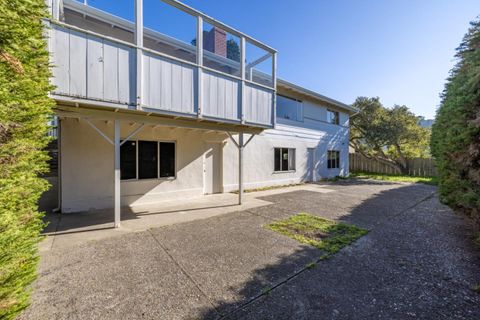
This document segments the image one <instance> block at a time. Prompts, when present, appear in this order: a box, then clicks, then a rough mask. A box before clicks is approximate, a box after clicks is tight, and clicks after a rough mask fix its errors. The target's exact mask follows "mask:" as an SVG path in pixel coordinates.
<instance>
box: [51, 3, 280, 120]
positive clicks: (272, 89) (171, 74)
mask: <svg viewBox="0 0 480 320" xmlns="http://www.w3.org/2000/svg"><path fill="white" fill-rule="evenodd" d="M51 1H52V2H51V8H52V18H53V19H52V20H51V21H50V24H51V28H50V50H51V52H52V63H53V65H54V69H53V76H54V77H53V83H54V84H55V85H56V89H55V91H54V94H55V95H56V96H57V97H58V98H59V99H61V97H65V96H66V97H75V98H79V99H86V100H91V101H102V102H108V103H111V104H115V105H117V106H116V107H119V108H129V109H137V110H141V111H146V112H157V113H162V114H172V115H178V116H181V117H194V118H202V119H205V120H214V121H222V122H234V123H239V124H246V125H254V126H264V127H273V126H274V122H275V114H274V113H275V96H276V94H275V93H276V51H275V50H274V49H272V48H270V47H269V46H267V45H264V44H262V43H261V42H259V41H257V40H255V39H253V38H251V37H249V36H247V35H245V34H243V33H241V32H240V31H237V30H235V29H233V28H230V27H228V26H226V25H224V24H223V23H221V22H218V21H216V20H215V19H213V18H211V17H209V16H206V15H204V14H203V13H201V12H198V11H196V10H195V9H192V8H190V7H188V6H186V5H184V4H182V3H180V2H178V1H174V0H156V1H157V2H151V1H152V0H149V1H148V3H155V5H157V4H158V3H159V4H162V5H163V6H167V8H168V10H175V11H174V12H173V13H175V12H180V13H181V14H183V15H184V17H183V18H182V19H184V20H181V19H179V24H172V23H169V24H167V23H166V22H165V23H164V24H162V21H166V19H167V18H168V19H171V15H170V13H169V11H168V10H167V9H162V11H161V12H162V13H163V14H167V13H168V14H169V16H166V18H165V19H163V20H162V19H159V18H152V17H158V15H153V16H152V15H150V14H149V15H148V16H146V17H147V18H148V19H146V22H148V28H146V27H144V25H143V23H144V12H150V9H149V10H148V11H145V9H146V8H142V5H143V1H142V0H136V1H135V13H136V14H135V19H133V20H134V21H130V20H129V19H125V18H121V17H119V16H118V15H114V14H111V13H107V12H105V11H103V10H100V9H98V8H94V7H92V6H89V5H87V4H85V3H83V2H78V1H73V0H63V2H62V1H61V0H51ZM111 3H113V2H111ZM62 4H63V5H62ZM62 7H63V9H62ZM153 9H158V8H153ZM173 13H172V14H173ZM187 18H188V19H193V23H190V24H189V23H188V21H190V22H191V21H192V20H185V19H187ZM157 20H158V21H157ZM183 21H185V23H183ZM180 23H182V24H181V26H180ZM165 25H168V26H169V28H166V30H165V31H164V30H161V29H162V27H165ZM172 26H175V27H173V28H172ZM177 26H178V27H177ZM189 27H190V28H192V27H194V28H195V30H193V33H192V32H191V31H192V30H190V29H189ZM175 28H177V29H175ZM175 33H176V34H175ZM179 38H180V39H179Z"/></svg>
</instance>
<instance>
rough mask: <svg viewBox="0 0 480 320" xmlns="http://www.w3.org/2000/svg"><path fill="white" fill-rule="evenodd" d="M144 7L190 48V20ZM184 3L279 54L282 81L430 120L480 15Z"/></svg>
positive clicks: (450, 8)
mask: <svg viewBox="0 0 480 320" xmlns="http://www.w3.org/2000/svg"><path fill="white" fill-rule="evenodd" d="M144 1H145V4H146V6H145V7H146V8H148V10H146V12H145V19H146V25H148V24H149V23H150V24H151V25H157V26H158V25H159V23H160V21H163V22H164V24H165V25H163V27H159V28H165V29H164V31H165V32H166V33H169V32H171V33H176V34H172V35H175V36H178V37H180V38H182V40H185V41H187V40H188V39H190V37H191V36H190V35H194V30H191V25H193V24H192V23H191V22H190V21H191V20H190V18H189V17H188V16H183V17H182V15H178V14H177V15H173V14H169V12H168V11H167V12H165V13H164V14H162V13H158V14H157V12H160V11H162V10H161V9H162V8H166V7H164V6H163V5H162V4H159V3H158V2H157V1H158V0H144ZM183 2H184V3H186V4H188V5H190V6H192V7H194V8H196V9H198V10H200V11H203V12H205V13H206V14H208V15H210V16H212V17H214V18H216V19H218V20H220V21H222V22H224V23H226V24H228V25H230V26H232V27H234V28H236V29H239V30H241V31H243V32H244V33H247V34H248V35H250V36H253V37H254V38H256V39H258V40H260V41H262V42H264V43H266V44H268V45H270V46H272V47H274V48H276V49H277V50H278V52H279V55H278V75H279V76H280V77H282V78H284V79H286V80H288V81H291V82H294V83H296V84H299V85H301V86H304V87H306V88H309V89H312V90H314V91H318V92H320V93H322V94H324V95H327V96H329V97H332V98H334V99H338V100H340V101H342V102H345V103H352V102H353V101H354V100H355V98H356V97H357V96H379V97H380V98H381V100H382V102H383V103H384V104H385V105H386V106H392V105H394V104H405V105H407V106H409V107H410V108H411V109H412V110H413V111H414V112H415V113H416V114H418V115H423V116H425V117H427V118H432V117H434V115H435V110H436V108H437V107H438V104H439V103H440V98H439V94H440V93H441V91H442V89H443V85H444V82H445V78H446V77H447V76H448V72H449V70H450V69H451V68H452V66H453V64H454V62H455V60H454V58H453V56H454V54H455V48H456V47H457V46H458V44H459V43H460V41H461V39H462V37H463V35H464V34H465V32H466V31H467V29H468V26H469V22H470V21H471V20H473V19H475V18H476V17H477V15H479V14H480V1H478V0H335V1H326V0H310V1H307V0H297V1H286V0H283V1H279V0H237V1H225V0H183ZM89 3H90V4H91V5H94V6H98V7H100V8H101V7H102V6H103V8H104V9H106V8H107V7H111V4H112V3H115V5H114V8H109V9H111V11H116V13H117V14H119V15H122V16H124V17H126V18H133V1H132V0H122V1H115V2H113V1H107V0H89ZM106 3H108V4H106ZM130 8H132V9H130ZM108 11H110V10H108ZM172 12H174V11H172ZM182 26H188V27H182ZM175 30H176V31H175ZM160 31H162V29H160Z"/></svg>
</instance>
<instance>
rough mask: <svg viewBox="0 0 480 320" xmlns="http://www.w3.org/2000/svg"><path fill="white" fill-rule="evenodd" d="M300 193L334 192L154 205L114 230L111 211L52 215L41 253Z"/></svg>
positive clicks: (125, 216)
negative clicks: (273, 197) (274, 197)
mask: <svg viewBox="0 0 480 320" xmlns="http://www.w3.org/2000/svg"><path fill="white" fill-rule="evenodd" d="M299 190H304V191H312V192H319V193H329V192H332V191H333V190H330V189H328V188H326V187H325V186H322V185H316V184H305V185H299V186H292V187H286V188H281V189H271V190H266V191H260V192H254V193H246V194H245V195H244V201H243V203H242V205H238V196H237V195H235V194H233V193H222V194H213V195H205V196H202V197H198V198H191V199H182V200H179V199H175V200H171V201H162V202H158V203H155V204H151V205H142V206H135V207H123V208H122V211H121V218H122V223H121V227H120V228H117V229H115V228H114V214H113V210H111V209H106V210H94V211H89V212H82V213H71V214H63V215H60V214H51V213H50V214H48V215H47V216H46V221H47V222H48V226H47V228H46V229H45V231H44V234H45V235H48V237H47V238H46V240H45V241H43V242H42V243H41V244H40V250H41V251H43V250H51V249H52V248H54V247H55V248H60V247H68V246H72V245H76V244H81V243H84V242H86V241H90V240H100V239H105V238H108V237H111V236H116V235H122V234H126V233H130V232H138V231H145V230H148V229H150V228H155V227H162V226H167V225H172V224H176V223H182V222H188V221H194V220H198V219H205V218H210V217H214V216H218V215H222V214H227V213H231V212H236V211H243V210H248V209H253V208H257V207H262V206H267V205H270V204H272V202H269V201H266V200H262V199H261V197H265V196H269V195H275V194H283V193H286V192H292V191H299Z"/></svg>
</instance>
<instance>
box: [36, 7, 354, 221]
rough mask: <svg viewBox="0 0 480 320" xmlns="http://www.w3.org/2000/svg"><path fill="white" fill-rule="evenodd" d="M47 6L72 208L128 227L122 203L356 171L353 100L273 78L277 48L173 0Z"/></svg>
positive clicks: (67, 207)
mask: <svg viewBox="0 0 480 320" xmlns="http://www.w3.org/2000/svg"><path fill="white" fill-rule="evenodd" d="M122 3H123V2H122ZM147 4H148V5H149V6H151V7H149V8H147V7H146V5H147ZM49 6H50V9H51V13H52V18H51V19H50V20H48V21H47V22H46V23H47V25H48V39H49V51H50V52H51V61H52V66H53V67H52V73H53V78H52V82H53V84H54V85H55V86H56V89H55V90H54V91H53V92H52V93H51V96H52V98H54V99H55V100H56V102H57V105H56V108H55V111H56V114H57V116H58V119H59V124H58V127H59V130H58V135H59V189H60V195H59V208H60V209H61V211H62V212H76V211H86V210H90V209H100V208H114V214H115V225H117V226H118V225H119V223H120V207H121V206H135V205H139V204H148V203H154V202H158V201H161V200H165V199H179V200H180V199H182V200H183V199H188V198H192V197H197V196H202V195H205V194H212V193H221V192H229V191H232V190H239V191H240V192H239V202H240V203H241V201H242V193H243V188H255V187H262V186H270V185H277V184H282V185H283V184H291V183H298V182H303V181H317V180H319V179H321V178H328V177H334V176H338V175H347V174H348V139H349V116H350V115H351V114H352V113H353V112H354V111H355V110H354V109H352V108H351V107H350V106H348V105H345V104H343V103H341V102H338V101H335V100H333V99H330V98H327V97H325V96H322V95H320V94H318V93H316V92H312V91H310V90H307V89H305V88H302V87H300V86H297V85H295V84H292V83H289V82H287V81H284V80H281V79H277V75H276V61H277V52H276V51H275V50H274V49H273V48H271V47H269V46H267V45H265V44H263V43H261V42H260V41H258V40H255V39H253V38H252V37H250V36H248V35H246V34H244V33H242V32H240V31H238V30H235V29H234V28H231V27H229V26H227V25H225V24H223V23H221V22H219V21H217V20H215V19H214V18H211V17H209V16H207V15H205V14H203V13H201V12H199V11H197V10H195V9H193V8H191V7H189V6H186V5H184V4H182V3H180V2H178V1H175V0H156V1H155V3H153V2H152V1H147V0H144V1H142V0H136V1H132V8H130V11H131V12H130V13H131V14H132V17H133V18H132V17H131V18H130V19H129V17H122V16H121V15H120V14H115V13H114V12H106V11H104V10H100V9H99V8H96V7H94V6H91V5H88V4H87V3H86V2H78V1H75V0H49ZM119 6H121V5H120V4H119ZM122 10H124V11H122V12H125V9H124V8H122ZM127 11H128V10H127ZM133 13H134V14H133ZM177 15H178V17H177Z"/></svg>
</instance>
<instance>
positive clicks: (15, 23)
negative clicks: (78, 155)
mask: <svg viewBox="0 0 480 320" xmlns="http://www.w3.org/2000/svg"><path fill="white" fill-rule="evenodd" d="M46 12H47V11H46V8H45V3H44V0H0V319H12V318H14V317H15V316H16V315H17V314H18V313H20V312H21V311H22V310H23V309H25V308H26V306H27V305H28V296H29V285H30V284H31V283H32V281H33V280H34V279H35V276H36V267H37V262H38V254H37V243H38V241H39V240H40V231H41V229H42V227H43V223H42V220H41V217H42V214H41V213H39V212H38V208H37V202H38V199H39V197H40V195H41V194H42V193H43V192H44V191H45V190H47V188H48V184H47V182H46V181H45V180H43V179H40V178H39V177H38V176H39V174H41V173H43V172H45V171H46V170H47V165H46V161H47V154H46V153H45V152H44V151H43V149H44V148H45V146H46V145H47V143H48V139H47V137H46V132H47V129H48V128H47V119H48V117H49V115H50V114H51V109H52V106H53V102H52V101H51V100H50V99H49V98H48V95H47V93H48V91H49V90H50V89H51V88H50V86H49V82H48V78H49V76H50V71H49V65H48V52H47V50H46V45H45V44H46V43H45V40H44V39H43V31H44V28H43V23H42V20H41V18H42V17H45V16H46Z"/></svg>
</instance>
